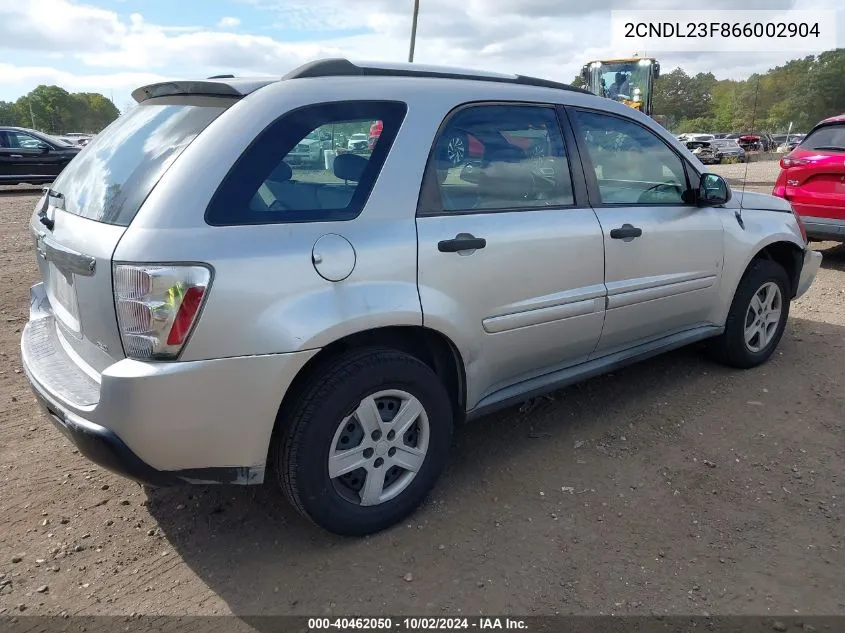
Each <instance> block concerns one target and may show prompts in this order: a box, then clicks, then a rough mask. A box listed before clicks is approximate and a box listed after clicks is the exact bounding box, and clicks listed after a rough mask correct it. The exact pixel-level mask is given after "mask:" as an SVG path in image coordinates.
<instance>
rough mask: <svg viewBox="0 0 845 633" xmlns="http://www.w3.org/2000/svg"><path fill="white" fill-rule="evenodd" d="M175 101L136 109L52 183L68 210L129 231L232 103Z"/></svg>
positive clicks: (193, 99) (159, 101)
mask: <svg viewBox="0 0 845 633" xmlns="http://www.w3.org/2000/svg"><path fill="white" fill-rule="evenodd" d="M174 99H175V98H174V97H171V98H165V99H156V100H154V101H150V102H148V103H143V104H141V105H139V106H138V107H136V108H133V109H132V110H130V111H129V112H127V113H126V114H124V115H123V116H121V117H119V118H118V119H117V120H116V121H114V122H113V123H112V124H111V125H109V126H108V127H107V128H106V129H105V130H103V131H102V132H101V133H100V134H98V135H97V136H95V137H94V139H93V140H92V141H91V142H90V143H89V144H88V145H86V146H85V148H84V149H83V150H82V151H81V152H80V153H79V154H78V155H77V156H76V157H75V158H74V159H73V160H72V161H71V162H70V163H69V164H68V166H67V167H65V168H64V169H63V170H62V172H61V174H60V175H59V177H58V178H57V179H56V181H55V182H54V183H53V189H54V190H56V191H57V192H59V193H61V194H63V195H64V210H65V211H67V212H68V213H73V214H74V215H80V216H82V217H84V218H89V219H91V220H97V221H98V222H104V223H106V224H117V225H120V226H129V223H130V222H132V218H134V217H135V214H136V213H137V212H138V209H139V208H140V207H141V204H143V202H144V200H145V199H146V197H147V196H148V195H149V193H150V192H151V191H152V189H153V187H155V185H156V183H157V182H158V181H159V179H160V178H161V177H162V175H163V174H164V172H165V171H166V170H167V168H168V167H169V166H170V165H171V164H172V163H173V161H174V160H176V158H177V157H178V156H179V154H181V153H182V152H183V151H184V149H185V148H186V147H187V146H188V145H189V144H190V143H191V141H193V140H194V139H195V138H196V137H197V136H198V135H199V133H200V132H202V131H203V130H204V129H205V128H206V127H207V126H208V125H209V124H210V123H211V122H212V121H213V120H214V119H216V118H217V117H218V116H220V114H221V113H222V112H223V111H224V110H226V108H227V107H229V105H231V103H232V100H230V99H219V98H211V97H202V98H200V97H191V98H187V97H183V98H181V99H180V100H179V101H175V100H174Z"/></svg>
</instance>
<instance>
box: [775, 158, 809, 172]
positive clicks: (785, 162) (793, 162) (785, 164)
mask: <svg viewBox="0 0 845 633" xmlns="http://www.w3.org/2000/svg"><path fill="white" fill-rule="evenodd" d="M809 162H810V161H808V160H807V159H806V158H793V157H791V156H784V157H783V158H781V159H780V166H781V167H782V168H783V169H789V168H790V167H800V166H801V165H807V164H808V163H809Z"/></svg>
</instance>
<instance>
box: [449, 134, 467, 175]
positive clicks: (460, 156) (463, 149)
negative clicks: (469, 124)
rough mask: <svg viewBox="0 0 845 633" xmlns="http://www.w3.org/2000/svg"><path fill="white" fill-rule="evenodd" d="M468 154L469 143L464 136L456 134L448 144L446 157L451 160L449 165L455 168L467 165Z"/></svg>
mask: <svg viewBox="0 0 845 633" xmlns="http://www.w3.org/2000/svg"><path fill="white" fill-rule="evenodd" d="M468 153H469V141H468V140H467V137H466V136H465V135H463V134H455V135H454V136H452V137H451V138H450V139H449V142H448V143H447V144H446V157H447V158H448V160H449V164H451V165H452V166H453V167H457V166H458V165H462V164H463V163H465V162H466V159H467V154H468Z"/></svg>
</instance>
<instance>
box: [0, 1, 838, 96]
mask: <svg viewBox="0 0 845 633" xmlns="http://www.w3.org/2000/svg"><path fill="white" fill-rule="evenodd" d="M412 4H413V0H0V100H14V99H16V98H18V97H19V96H21V95H22V94H25V93H26V92H28V91H29V90H31V89H32V88H34V87H35V86H37V85H39V84H42V83H47V84H57V85H60V86H62V87H64V88H66V89H67V90H70V91H80V90H86V91H96V92H101V93H103V94H105V95H106V96H112V97H113V100H114V102H115V105H117V106H118V107H119V108H121V109H123V108H124V107H125V106H126V105H127V104H128V103H129V101H130V96H129V95H130V92H131V91H132V89H133V88H135V87H137V86H139V85H143V84H144V83H149V82H152V81H161V80H164V79H168V78H173V77H179V76H182V77H184V76H193V77H196V76H207V75H211V74H218V73H234V74H239V75H249V74H252V75H255V74H260V75H268V74H269V75H281V74H284V73H285V72H287V71H289V70H290V69H291V68H293V67H295V66H297V65H299V64H301V63H304V62H306V61H310V60H312V59H315V58H319V57H326V56H347V57H350V58H353V59H379V60H391V61H402V60H405V59H406V58H407V51H408V36H409V33H410V26H411V7H412ZM737 5H742V8H743V9H750V8H760V9H786V8H799V9H808V8H827V9H840V12H839V15H838V17H839V20H838V34H839V43H838V45H839V46H845V5H843V3H842V0H741V1H739V0H708V2H707V3H706V6H707V8H708V9H716V10H719V9H727V8H737ZM420 6H421V9H420V17H419V27H418V39H417V49H416V61H419V62H424V63H436V64H447V65H457V66H465V67H472V68H483V69H489V70H498V71H505V72H518V73H522V74H529V75H536V76H541V77H547V78H550V79H556V80H562V81H567V82H568V81H571V80H572V78H573V77H574V75H575V74H576V73H577V72H578V70H579V69H580V67H581V65H582V64H583V63H584V62H585V61H587V60H589V59H596V58H603V57H608V56H628V55H631V54H632V53H633V52H634V51H631V50H615V49H614V48H613V47H612V46H610V38H609V24H610V10H611V9H647V8H662V9H667V8H672V7H676V8H678V9H687V8H689V2H688V0H588V1H587V2H585V1H584V0H460V1H458V0H420ZM803 54H808V53H801V54H795V53H791V54H790V53H743V54H728V53H721V54H701V53H667V54H660V55H659V58H660V60H661V63H662V65H663V68H664V69H666V70H669V69H671V68H674V67H676V66H682V67H683V68H684V69H685V70H687V71H688V72H693V73H694V72H700V71H712V72H714V73H715V74H716V76H717V77H719V78H726V77H730V78H744V77H746V76H748V75H749V74H750V73H752V72H759V71H765V70H766V69H768V68H771V67H773V66H775V65H778V64H781V63H783V62H784V61H786V60H788V59H791V58H794V57H798V56H801V55H803Z"/></svg>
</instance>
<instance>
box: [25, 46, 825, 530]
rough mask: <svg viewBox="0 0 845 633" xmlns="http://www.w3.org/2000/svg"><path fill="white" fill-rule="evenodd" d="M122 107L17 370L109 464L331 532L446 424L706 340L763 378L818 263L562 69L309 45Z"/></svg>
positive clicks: (784, 205)
mask: <svg viewBox="0 0 845 633" xmlns="http://www.w3.org/2000/svg"><path fill="white" fill-rule="evenodd" d="M133 94H134V97H135V99H136V100H137V101H138V102H139V105H138V106H136V107H135V108H134V109H133V110H131V111H130V112H128V113H127V114H125V115H123V116H122V117H120V118H119V119H118V120H117V121H116V122H114V123H113V124H112V125H111V126H110V127H109V128H108V129H106V130H105V131H104V132H102V133H101V134H99V135H98V136H97V137H96V138H95V139H94V140H93V141H91V143H90V144H89V145H88V146H87V147H86V148H85V149H83V150H82V152H81V153H80V154H79V155H78V156H77V157H76V158H75V159H74V160H73V161H72V162H71V163H70V165H69V166H68V167H67V168H66V169H65V170H64V171H63V173H62V174H61V175H60V176H59V178H58V179H57V180H56V181H55V183H54V184H53V185H52V188H50V189H49V190H46V191H45V195H44V196H43V197H42V198H41V200H40V201H39V203H38V206H37V208H36V209H35V211H34V213H33V216H32V220H31V228H32V232H33V235H34V237H35V241H36V250H37V260H38V265H39V267H40V270H41V275H42V278H43V282H42V283H39V284H37V285H36V286H34V287H33V288H32V292H31V316H30V321H29V323H28V324H27V326H26V328H25V330H24V332H23V336H22V341H21V351H22V355H23V363H24V367H25V370H26V374H27V376H28V378H29V380H30V381H31V383H32V387H33V389H34V391H35V393H36V394H37V396H38V397H39V400H40V401H41V403H42V404H43V407H44V408H45V409H46V411H47V412H48V414H49V416H50V417H51V418H52V420H53V421H54V422H55V423H56V424H57V425H58V426H59V428H60V429H62V430H63V431H64V432H65V433H66V435H67V436H68V437H69V438H70V439H71V440H72V441H73V442H74V443H75V444H76V445H77V446H78V448H79V450H80V452H81V453H83V454H84V455H86V456H88V457H89V458H90V459H91V460H93V461H94V462H96V463H98V464H101V465H102V466H105V467H106V468H109V469H112V470H114V471H117V472H119V473H122V474H123V475H126V476H128V477H131V478H133V479H135V480H138V481H140V482H144V483H147V484H150V485H168V484H174V483H183V482H190V483H215V482H216V483H234V484H258V483H260V482H262V481H263V480H264V479H265V477H268V478H269V477H271V476H272V477H273V478H276V479H277V480H278V482H279V483H280V484H281V487H282V488H283V489H284V491H285V492H286V493H287V495H288V497H289V498H290V499H291V501H292V502H293V503H294V505H295V506H296V507H297V508H298V509H299V510H300V511H302V513H304V514H305V515H307V516H308V517H310V518H311V519H312V520H313V521H314V522H316V523H317V524H319V525H320V526H322V527H324V528H326V529H328V530H331V531H334V532H337V533H343V534H352V535H362V534H366V533H370V532H374V531H377V530H380V529H383V528H385V527H387V526H389V525H391V524H393V523H395V522H396V521H398V520H400V519H401V518H403V517H404V516H406V515H407V514H409V513H410V512H412V511H413V510H414V508H415V507H416V506H417V505H418V504H419V503H420V502H421V501H422V500H423V498H424V497H425V496H426V494H427V493H428V492H429V491H430V490H431V488H432V487H433V486H434V484H435V481H436V480H437V478H438V475H439V474H440V472H441V470H442V468H443V466H444V463H445V462H446V459H447V453H448V451H449V446H450V443H451V435H452V428H453V424H454V423H456V422H458V421H461V420H465V419H467V418H473V417H477V416H481V415H483V414H485V413H488V412H490V411H492V410H494V409H498V408H501V407H506V406H510V405H513V404H515V403H519V402H522V401H525V400H527V399H530V398H532V397H534V396H536V395H538V394H542V393H544V392H549V391H551V390H555V389H559V388H561V387H564V386H566V385H569V384H571V383H573V382H575V381H578V380H581V379H584V378H588V377H590V376H595V375H597V374H601V373H603V372H606V371H609V370H612V369H616V368H618V367H620V366H622V365H625V364H629V363H632V362H634V361H638V360H641V359H644V358H646V357H649V356H653V355H655V354H658V353H660V352H663V351H666V350H670V349H673V348H677V347H680V346H683V345H687V344H689V343H693V342H696V341H703V340H705V339H706V341H707V347H708V348H709V350H710V352H711V353H712V354H713V355H714V356H715V357H716V358H718V359H720V360H722V361H723V362H725V363H728V364H730V365H732V366H735V367H744V368H747V367H753V366H755V365H759V364H760V363H762V362H764V361H766V359H768V358H769V356H770V355H771V354H772V351H773V350H774V349H775V347H776V346H777V344H778V342H779V340H780V338H781V335H782V334H783V330H784V327H785V326H786V322H787V315H788V312H789V305H790V301H791V300H792V299H794V298H795V297H797V296H799V295H801V294H802V293H803V292H805V291H806V290H807V288H808V287H809V285H810V284H811V282H812V280H813V278H814V276H815V274H816V271H817V270H818V267H819V264H820V260H821V256H820V255H819V254H818V253H816V252H813V251H811V250H809V249H808V248H807V245H806V239H805V236H804V234H803V228H802V225H801V222H800V220H799V219H798V218H797V217H795V214H794V213H793V211H792V209H791V207H790V205H789V203H788V202H786V201H784V200H782V199H779V198H775V197H772V196H768V195H761V194H753V193H745V194H744V195H741V194H740V193H733V194H732V193H731V190H730V188H729V187H728V185H727V183H726V182H725V181H724V180H723V179H722V178H720V177H719V176H716V175H713V174H707V173H704V169H703V166H702V164H701V163H700V162H699V161H698V160H697V159H696V158H695V157H694V156H693V155H692V154H691V153H690V152H689V151H688V150H687V149H686V148H685V147H684V145H683V144H682V143H680V142H679V141H677V140H676V139H675V138H674V137H673V136H672V135H671V134H669V133H668V132H667V131H666V130H665V129H663V128H662V127H660V126H659V125H658V124H656V123H655V122H654V121H653V120H651V119H650V118H648V117H646V116H644V115H642V114H640V113H639V112H637V111H635V110H633V109H631V108H627V107H626V106H624V105H621V104H617V103H615V102H613V101H611V100H607V99H603V98H600V97H597V96H594V95H591V94H589V93H587V92H585V91H582V90H579V89H576V88H572V87H570V86H566V85H561V84H556V83H553V82H548V81H544V80H539V79H533V78H528V77H523V76H514V75H501V74H493V73H488V74H482V73H477V72H474V71H461V70H457V69H444V68H439V67H426V66H420V65H416V64H415V65H387V64H353V63H351V62H349V61H347V60H324V61H319V62H314V63H311V64H307V65H305V66H303V67H300V68H298V69H296V70H295V71H293V72H291V73H289V74H288V75H287V76H285V77H283V78H282V79H281V80H279V79H258V80H254V79H235V78H218V79H214V80H200V81H175V82H167V83H159V84H155V85H150V86H146V87H143V88H139V89H138V90H136V91H135V92H134V93H133ZM379 122H380V123H381V125H382V131H381V133H380V135H379V136H378V138H377V140H376V141H375V144H374V146H373V147H372V149H369V148H367V149H366V150H363V151H358V150H356V151H355V152H351V151H349V150H348V143H349V139H350V138H354V135H356V134H366V133H367V132H368V130H369V129H370V128H371V126H373V124H376V123H379ZM307 138H320V139H323V138H326V139H328V140H329V141H330V142H329V143H327V145H326V147H327V149H325V150H324V160H323V162H322V163H320V164H315V163H312V162H310V161H304V162H303V161H288V160H287V158H288V157H289V156H291V155H292V154H296V152H297V151H299V150H298V149H297V146H298V145H300V144H301V143H302V141H303V139H307ZM456 139H460V141H461V142H462V143H463V147H464V151H463V153H462V156H461V160H460V161H456V160H455V158H454V151H451V150H450V146H451V145H453V144H454V141H455V140H456ZM271 474H272V475H271Z"/></svg>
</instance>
